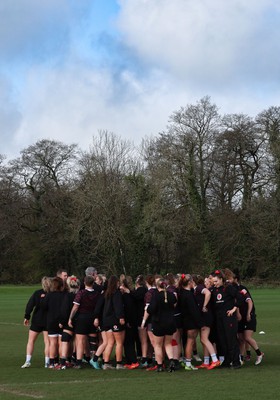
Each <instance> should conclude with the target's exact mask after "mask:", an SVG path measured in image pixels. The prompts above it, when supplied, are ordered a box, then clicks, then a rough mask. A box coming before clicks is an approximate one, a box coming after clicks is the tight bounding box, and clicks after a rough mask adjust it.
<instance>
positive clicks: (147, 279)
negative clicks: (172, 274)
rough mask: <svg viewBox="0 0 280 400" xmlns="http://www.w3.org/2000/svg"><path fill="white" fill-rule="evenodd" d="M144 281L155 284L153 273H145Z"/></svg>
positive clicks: (151, 284)
mask: <svg viewBox="0 0 280 400" xmlns="http://www.w3.org/2000/svg"><path fill="white" fill-rule="evenodd" d="M145 281H146V282H147V283H148V284H149V285H150V286H153V285H154V284H155V276H154V275H151V274H149V275H147V276H146V278H145Z"/></svg>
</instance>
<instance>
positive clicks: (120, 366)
mask: <svg viewBox="0 0 280 400" xmlns="http://www.w3.org/2000/svg"><path fill="white" fill-rule="evenodd" d="M116 369H125V367H124V365H122V364H117V365H116Z"/></svg>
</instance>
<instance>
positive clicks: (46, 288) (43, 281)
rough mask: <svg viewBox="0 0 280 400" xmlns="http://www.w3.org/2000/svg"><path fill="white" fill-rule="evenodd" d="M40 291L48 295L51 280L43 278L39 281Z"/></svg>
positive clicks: (46, 277)
mask: <svg viewBox="0 0 280 400" xmlns="http://www.w3.org/2000/svg"><path fill="white" fill-rule="evenodd" d="M41 284H42V289H43V290H44V292H46V293H48V292H49V291H50V287H51V278H50V277H48V276H43V278H42V279H41Z"/></svg>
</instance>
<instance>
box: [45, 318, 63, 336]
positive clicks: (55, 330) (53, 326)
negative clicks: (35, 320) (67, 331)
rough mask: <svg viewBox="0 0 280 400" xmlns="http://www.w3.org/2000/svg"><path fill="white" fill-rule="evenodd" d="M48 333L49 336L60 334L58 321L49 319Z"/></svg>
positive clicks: (60, 329)
mask: <svg viewBox="0 0 280 400" xmlns="http://www.w3.org/2000/svg"><path fill="white" fill-rule="evenodd" d="M48 335H49V336H60V335H62V328H60V327H59V323H58V322H56V321H51V322H49V323H48Z"/></svg>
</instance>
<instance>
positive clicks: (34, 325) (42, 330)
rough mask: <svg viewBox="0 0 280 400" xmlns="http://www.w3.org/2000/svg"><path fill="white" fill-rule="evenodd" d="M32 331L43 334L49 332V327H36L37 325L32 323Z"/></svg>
mask: <svg viewBox="0 0 280 400" xmlns="http://www.w3.org/2000/svg"><path fill="white" fill-rule="evenodd" d="M30 330H31V331H34V332H37V333H41V332H44V331H46V330H47V327H46V326H40V325H36V324H33V323H31V326H30Z"/></svg>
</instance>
